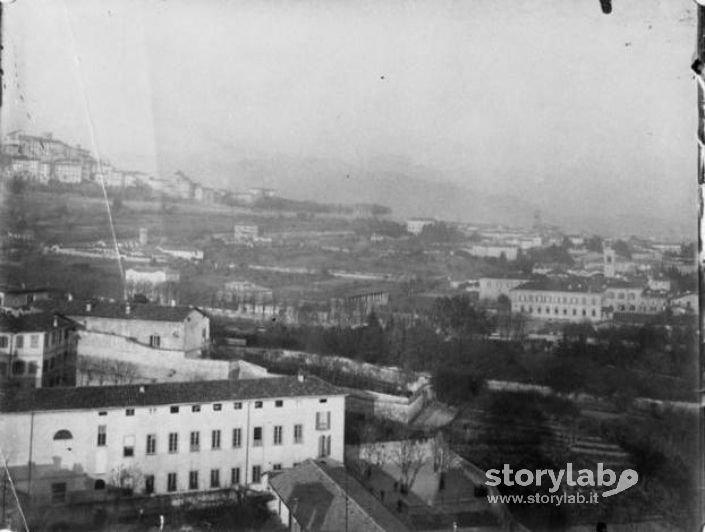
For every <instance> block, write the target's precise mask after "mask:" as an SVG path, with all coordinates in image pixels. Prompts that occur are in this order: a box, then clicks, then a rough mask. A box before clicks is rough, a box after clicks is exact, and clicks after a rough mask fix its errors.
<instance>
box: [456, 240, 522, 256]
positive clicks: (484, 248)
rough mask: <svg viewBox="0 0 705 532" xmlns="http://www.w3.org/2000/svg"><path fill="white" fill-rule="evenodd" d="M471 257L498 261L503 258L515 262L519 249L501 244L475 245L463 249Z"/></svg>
mask: <svg viewBox="0 0 705 532" xmlns="http://www.w3.org/2000/svg"><path fill="white" fill-rule="evenodd" d="M465 251H467V252H468V253H469V254H470V255H472V256H473V257H485V258H495V259H499V258H501V257H504V258H505V259H507V260H516V259H517V256H518V255H519V247H518V246H514V245H506V244H501V243H494V244H489V243H488V244H475V245H473V246H470V247H469V248H465Z"/></svg>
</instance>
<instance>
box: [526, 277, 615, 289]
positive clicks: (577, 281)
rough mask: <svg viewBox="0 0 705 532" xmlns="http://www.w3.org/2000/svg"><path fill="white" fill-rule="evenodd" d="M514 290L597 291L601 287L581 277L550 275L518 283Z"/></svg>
mask: <svg viewBox="0 0 705 532" xmlns="http://www.w3.org/2000/svg"><path fill="white" fill-rule="evenodd" d="M514 290H538V291H545V292H578V293H599V292H602V289H601V287H599V286H596V285H595V284H594V283H592V282H589V280H587V279H585V278H582V277H551V278H545V279H538V280H535V281H529V282H528V283H524V284H520V285H519V286H517V287H516V288H514Z"/></svg>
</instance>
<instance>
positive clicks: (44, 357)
mask: <svg viewBox="0 0 705 532" xmlns="http://www.w3.org/2000/svg"><path fill="white" fill-rule="evenodd" d="M76 328H77V327H76V324H75V323H74V322H73V321H71V320H69V319H67V318H65V317H64V316H61V315H59V314H54V313H32V314H23V315H18V316H13V315H10V314H0V388H1V387H2V386H3V382H9V381H13V382H17V383H20V384H26V385H28V386H35V387H41V386H59V385H63V386H67V385H73V384H75V383H76V351H77V349H76V346H77V341H78V338H77V336H76Z"/></svg>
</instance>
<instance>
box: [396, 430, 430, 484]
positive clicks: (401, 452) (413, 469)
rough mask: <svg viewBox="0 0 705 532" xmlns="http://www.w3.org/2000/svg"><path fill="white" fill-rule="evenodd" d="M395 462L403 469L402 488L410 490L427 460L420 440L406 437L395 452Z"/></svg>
mask: <svg viewBox="0 0 705 532" xmlns="http://www.w3.org/2000/svg"><path fill="white" fill-rule="evenodd" d="M393 456H394V462H395V463H396V465H397V466H399V470H400V471H401V490H402V492H408V491H409V490H410V489H411V488H412V486H413V485H414V482H416V477H417V476H418V474H419V471H421V468H422V467H423V465H424V462H425V461H426V451H425V450H424V447H423V443H422V442H420V441H419V440H412V439H405V440H401V441H400V442H399V447H398V448H397V449H395V452H394V454H393Z"/></svg>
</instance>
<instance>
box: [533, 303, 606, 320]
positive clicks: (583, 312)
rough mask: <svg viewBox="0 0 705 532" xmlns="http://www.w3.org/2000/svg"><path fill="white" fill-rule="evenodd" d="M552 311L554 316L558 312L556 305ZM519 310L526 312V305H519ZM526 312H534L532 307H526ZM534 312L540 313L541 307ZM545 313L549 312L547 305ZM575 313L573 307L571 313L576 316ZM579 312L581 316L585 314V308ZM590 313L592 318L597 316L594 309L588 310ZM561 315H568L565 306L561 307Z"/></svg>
mask: <svg viewBox="0 0 705 532" xmlns="http://www.w3.org/2000/svg"><path fill="white" fill-rule="evenodd" d="M553 311H554V312H553V313H554V314H555V315H556V316H557V315H558V314H559V312H558V307H555V308H554V309H553ZM520 312H527V309H526V307H524V305H522V306H521V308H520ZM528 312H530V313H532V314H533V312H534V307H528ZM536 313H537V314H541V307H536ZM545 313H546V314H551V309H550V308H549V307H546V312H545ZM577 314H578V311H577V310H576V309H573V312H572V315H573V316H577ZM581 314H582V315H583V316H587V311H586V310H585V309H583V310H582V312H581ZM590 314H591V316H592V317H593V318H595V317H597V312H596V311H595V310H594V309H593V310H592V311H590ZM563 315H564V316H567V315H568V309H565V308H564V309H563Z"/></svg>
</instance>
